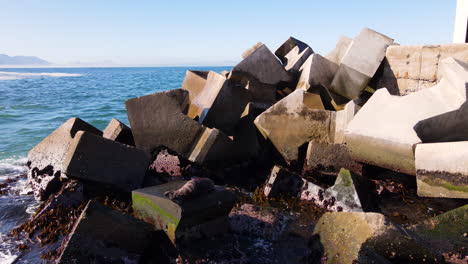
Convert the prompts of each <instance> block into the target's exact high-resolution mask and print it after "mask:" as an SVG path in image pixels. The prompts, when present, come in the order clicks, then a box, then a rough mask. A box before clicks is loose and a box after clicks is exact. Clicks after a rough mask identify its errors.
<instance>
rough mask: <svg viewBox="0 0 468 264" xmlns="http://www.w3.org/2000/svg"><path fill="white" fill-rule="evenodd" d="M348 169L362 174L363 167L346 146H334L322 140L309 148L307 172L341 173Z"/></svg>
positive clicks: (306, 164) (311, 142)
mask: <svg viewBox="0 0 468 264" xmlns="http://www.w3.org/2000/svg"><path fill="white" fill-rule="evenodd" d="M341 168H347V169H349V170H350V171H352V172H355V173H361V171H362V165H361V164H360V163H358V162H356V161H354V160H353V159H352V158H351V156H350V154H349V150H348V148H347V147H346V145H345V144H332V143H328V142H324V141H320V140H312V141H310V142H309V146H308V147H307V154H306V160H305V163H304V171H305V172H312V173H313V172H339V171H340V169H341Z"/></svg>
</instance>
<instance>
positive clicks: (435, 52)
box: [373, 44, 468, 95]
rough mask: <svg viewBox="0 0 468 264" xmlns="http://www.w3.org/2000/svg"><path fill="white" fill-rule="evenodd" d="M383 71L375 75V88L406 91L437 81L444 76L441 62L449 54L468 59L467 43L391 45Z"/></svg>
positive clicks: (391, 91) (434, 83) (410, 91)
mask: <svg viewBox="0 0 468 264" xmlns="http://www.w3.org/2000/svg"><path fill="white" fill-rule="evenodd" d="M385 57H386V59H385V60H384V63H383V70H382V74H381V75H379V76H375V80H373V81H375V85H374V86H375V87H374V88H381V87H385V88H387V89H388V90H389V91H390V93H391V94H394V95H407V94H410V93H413V92H416V91H419V90H422V89H426V88H428V87H432V86H434V85H436V83H437V82H438V81H440V79H441V78H442V76H443V74H442V72H441V70H442V69H441V67H440V62H441V61H443V60H444V59H446V58H449V57H453V58H454V59H457V60H460V61H464V62H468V44H444V45H423V46H399V45H398V46H397V45H394V46H389V47H388V48H387V51H386V55H385Z"/></svg>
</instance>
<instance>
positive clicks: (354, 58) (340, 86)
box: [331, 28, 393, 99]
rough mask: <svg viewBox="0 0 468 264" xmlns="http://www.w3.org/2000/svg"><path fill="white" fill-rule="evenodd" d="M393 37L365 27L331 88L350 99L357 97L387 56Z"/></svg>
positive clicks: (348, 51)
mask: <svg viewBox="0 0 468 264" xmlns="http://www.w3.org/2000/svg"><path fill="white" fill-rule="evenodd" d="M392 43H393V39H391V38H389V37H387V36H385V35H382V34H380V33H378V32H375V31H373V30H371V29H368V28H364V29H363V30H362V31H361V33H359V35H358V36H357V37H356V38H355V39H354V40H353V41H352V43H351V44H350V46H349V48H348V49H347V51H346V54H345V55H344V56H343V58H342V60H341V63H340V67H339V68H338V71H337V72H336V75H335V77H334V78H333V82H332V84H331V90H332V91H334V92H336V93H337V94H339V95H342V96H344V97H346V98H348V99H356V98H358V97H359V94H360V93H361V91H362V90H363V89H364V88H366V86H367V84H368V82H369V81H370V79H371V78H372V77H373V76H374V74H375V72H376V71H377V69H378V68H379V66H380V64H381V62H382V60H383V59H384V57H385V50H386V49H387V47H388V46H389V45H390V44H392Z"/></svg>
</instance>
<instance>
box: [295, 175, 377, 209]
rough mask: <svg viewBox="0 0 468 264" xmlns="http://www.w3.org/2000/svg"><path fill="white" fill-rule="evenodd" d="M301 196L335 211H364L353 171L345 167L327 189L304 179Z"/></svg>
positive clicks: (302, 198)
mask: <svg viewBox="0 0 468 264" xmlns="http://www.w3.org/2000/svg"><path fill="white" fill-rule="evenodd" d="M366 191H368V190H366ZM299 197H300V198H301V200H307V201H311V202H313V203H315V204H316V205H318V206H320V207H322V208H324V209H327V210H330V211H334V212H363V209H362V208H363V205H362V202H361V199H360V197H359V194H358V184H357V182H356V183H355V182H354V180H353V176H352V175H351V172H350V171H349V170H347V169H343V168H342V169H341V170H340V172H339V173H338V176H337V178H336V181H335V184H334V185H333V186H331V187H330V188H326V189H325V188H322V187H320V186H318V185H315V184H313V183H311V182H308V181H306V180H304V185H303V187H302V190H301V193H300V194H299ZM364 202H366V201H364Z"/></svg>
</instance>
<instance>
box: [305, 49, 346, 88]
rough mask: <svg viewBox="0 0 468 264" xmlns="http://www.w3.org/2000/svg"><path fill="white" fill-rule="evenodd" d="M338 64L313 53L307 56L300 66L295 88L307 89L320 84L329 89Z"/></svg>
mask: <svg viewBox="0 0 468 264" xmlns="http://www.w3.org/2000/svg"><path fill="white" fill-rule="evenodd" d="M337 70H338V64H336V63H334V62H332V61H330V60H328V59H326V58H324V57H322V56H320V55H319V54H317V53H315V54H312V55H311V56H309V57H308V58H307V60H306V61H305V62H304V64H303V65H302V67H301V76H300V77H299V81H298V83H297V86H296V89H303V90H305V91H308V90H309V89H310V88H311V87H315V86H322V87H325V88H327V89H330V85H331V83H332V81H333V77H334V76H335V73H336V71H337Z"/></svg>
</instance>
